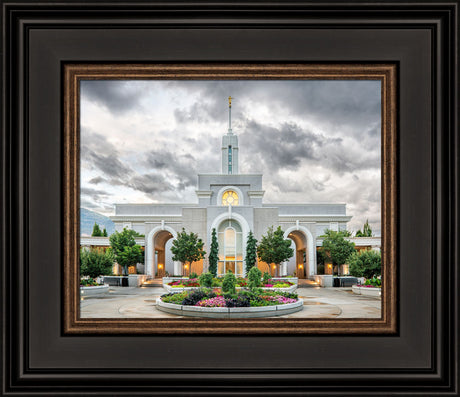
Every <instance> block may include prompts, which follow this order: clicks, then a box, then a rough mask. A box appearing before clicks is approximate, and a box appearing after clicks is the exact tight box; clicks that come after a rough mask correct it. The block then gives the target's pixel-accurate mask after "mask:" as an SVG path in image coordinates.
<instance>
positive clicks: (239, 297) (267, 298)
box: [161, 288, 298, 307]
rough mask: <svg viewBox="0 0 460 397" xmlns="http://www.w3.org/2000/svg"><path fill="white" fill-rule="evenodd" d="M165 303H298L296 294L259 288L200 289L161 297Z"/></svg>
mask: <svg viewBox="0 0 460 397" xmlns="http://www.w3.org/2000/svg"><path fill="white" fill-rule="evenodd" d="M161 300H162V301H163V302H165V303H173V304H177V305H184V306H200V307H260V306H275V305H284V304H288V303H295V302H297V301H298V296H297V294H296V293H289V292H277V291H267V290H262V289H261V288H254V289H252V290H248V289H244V290H241V291H238V292H223V291H222V289H220V288H200V289H198V290H193V291H186V292H181V293H169V294H165V295H163V296H161Z"/></svg>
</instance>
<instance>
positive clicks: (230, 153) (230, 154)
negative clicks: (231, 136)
mask: <svg viewBox="0 0 460 397" xmlns="http://www.w3.org/2000/svg"><path fill="white" fill-rule="evenodd" d="M228 173H229V174H231V173H232V146H231V145H230V146H229V147H228Z"/></svg>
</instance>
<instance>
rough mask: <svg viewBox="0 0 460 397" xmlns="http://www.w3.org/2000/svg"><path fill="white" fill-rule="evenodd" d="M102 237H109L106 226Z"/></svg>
mask: <svg viewBox="0 0 460 397" xmlns="http://www.w3.org/2000/svg"><path fill="white" fill-rule="evenodd" d="M102 237H107V229H106V228H104V230H103V231H102Z"/></svg>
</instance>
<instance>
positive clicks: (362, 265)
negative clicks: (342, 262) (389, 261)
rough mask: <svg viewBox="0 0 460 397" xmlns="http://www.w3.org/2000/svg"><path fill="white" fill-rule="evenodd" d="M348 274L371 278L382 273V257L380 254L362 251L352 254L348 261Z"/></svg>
mask: <svg viewBox="0 0 460 397" xmlns="http://www.w3.org/2000/svg"><path fill="white" fill-rule="evenodd" d="M348 262H349V264H350V274H351V275H352V276H355V277H366V278H368V279H369V278H372V277H374V276H380V275H381V273H382V257H381V254H380V252H378V251H373V250H364V251H361V252H356V251H355V252H354V253H353V254H351V256H350V258H349V259H348Z"/></svg>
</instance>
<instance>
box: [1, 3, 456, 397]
mask: <svg viewBox="0 0 460 397" xmlns="http://www.w3.org/2000/svg"><path fill="white" fill-rule="evenodd" d="M2 5H3V8H2V11H3V29H4V30H3V32H4V36H3V37H4V41H3V50H4V54H5V57H4V64H3V65H4V70H5V71H4V74H3V108H2V111H3V116H4V117H3V134H2V152H1V156H2V157H1V160H2V173H1V178H2V179H1V186H2V232H1V233H2V249H1V255H2V285H1V288H2V310H3V316H2V325H3V340H2V356H3V361H2V370H3V371H2V375H3V378H2V379H3V380H2V388H3V389H2V393H3V394H4V395H36V394H38V393H42V394H46V395H49V396H52V395H82V394H89V393H93V394H94V393H96V394H103V393H106V394H110V395H130V396H131V395H134V394H136V395H162V396H163V395H166V394H169V395H183V394H185V393H188V394H189V395H204V394H211V395H217V394H219V395H235V394H246V395H248V394H253V395H256V394H258V395H265V396H268V395H276V396H280V395H310V396H316V395H317V396H324V395H331V396H332V395H335V396H338V395H340V396H345V395H353V396H364V395H365V396H368V395H382V394H384V395H387V396H392V395H395V396H396V395H399V396H400V395H407V396H409V395H415V394H417V395H425V396H441V395H446V396H447V395H450V396H453V395H458V393H459V390H460V384H459V373H458V371H459V366H458V355H459V350H458V348H459V343H458V342H459V329H458V314H459V312H458V303H459V272H458V263H459V257H458V245H459V224H458V210H459V200H458V181H459V162H458V159H459V157H458V156H459V155H458V109H459V108H458V50H459V47H458V38H459V37H458V28H459V24H458V20H459V19H458V17H459V13H458V11H459V7H458V6H459V2H458V0H448V1H446V2H436V3H432V2H428V1H420V2H416V1H401V2H396V3H395V2H391V1H388V2H385V1H382V2H372V3H369V2H366V1H357V2H354V3H348V4H347V3H343V2H329V1H327V0H326V1H321V2H319V1H318V2H315V1H313V2H304V1H296V2H289V3H286V2H280V3H277V2H252V3H234V2H232V3H225V2H214V3H210V2H206V1H203V2H192V3H181V2H175V1H171V2H168V3H159V2H154V1H147V2H139V3H123V2H116V3H102V2H96V1H92V0H89V1H86V2H84V3H75V2H72V1H66V2H64V3H62V2H61V3H53V4H49V3H41V2H36V3H33V4H30V3H26V2H24V3H22V2H14V3H2ZM161 61H163V62H173V63H181V62H195V63H197V62H202V63H209V62H217V61H218V62H238V63H252V64H254V63H260V62H268V63H276V62H281V63H285V62H289V63H342V64H343V63H369V64H375V63H396V64H398V70H399V81H398V112H397V114H398V118H397V121H398V122H397V124H398V132H399V133H398V148H397V153H398V159H399V161H398V167H397V170H396V171H397V175H398V180H399V185H398V186H397V192H396V193H397V204H398V210H399V214H398V219H399V224H398V230H397V233H398V250H397V256H398V263H400V264H401V266H400V267H399V271H398V308H399V312H400V316H399V323H398V329H397V333H396V334H391V335H383V334H382V335H377V334H374V335H348V336H347V335H343V334H342V335H337V334H335V335H327V336H326V335H319V336H315V335H235V336H229V335H213V336H206V337H203V336H199V335H190V336H185V335H146V334H143V335H137V334H129V335H128V334H126V335H96V332H93V334H91V335H90V334H85V335H76V334H74V335H65V334H64V329H63V327H62V324H63V318H62V313H63V306H62V296H63V294H64V288H63V285H62V280H63V278H62V277H63V272H62V267H61V265H62V263H63V257H64V249H63V248H64V247H63V245H61V244H60V242H62V236H63V219H62V214H63V213H64V212H63V207H62V205H63V204H62V203H63V197H62V196H61V192H62V181H63V174H62V171H61V170H62V168H61V167H62V166H63V164H64V153H63V152H62V147H63V146H62V145H63V141H62V138H63V127H64V125H63V121H62V118H61V115H62V110H63V109H62V108H61V104H62V96H63V92H62V88H63V87H62V81H63V67H62V65H63V64H65V63H69V62H78V63H82V62H86V63H94V62H107V63H109V62H110V63H114V62H116V63H120V62H128V63H147V62H149V63H158V62H161ZM61 286H62V290H61V288H59V287H61ZM287 353H289V354H287Z"/></svg>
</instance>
